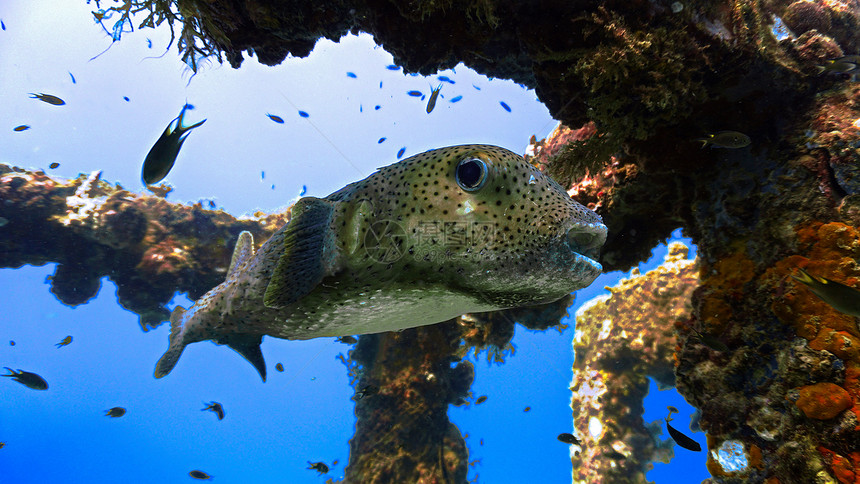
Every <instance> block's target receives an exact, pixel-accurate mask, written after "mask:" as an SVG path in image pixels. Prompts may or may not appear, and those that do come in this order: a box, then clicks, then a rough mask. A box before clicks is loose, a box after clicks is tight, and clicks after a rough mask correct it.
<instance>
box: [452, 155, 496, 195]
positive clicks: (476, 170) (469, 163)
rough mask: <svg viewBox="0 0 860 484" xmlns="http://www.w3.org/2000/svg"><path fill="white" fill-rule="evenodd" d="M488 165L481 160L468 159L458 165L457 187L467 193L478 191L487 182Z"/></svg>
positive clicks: (456, 174)
mask: <svg viewBox="0 0 860 484" xmlns="http://www.w3.org/2000/svg"><path fill="white" fill-rule="evenodd" d="M488 171H489V170H488V169H487V164H486V163H485V162H484V160H482V159H480V158H466V159H464V160H461V161H460V163H458V164H457V171H456V173H455V178H456V180H457V185H460V188H462V189H463V190H466V191H467V192H474V191H475V190H478V189H479V188H481V187H482V186H484V183H485V182H486V181H487V172H488Z"/></svg>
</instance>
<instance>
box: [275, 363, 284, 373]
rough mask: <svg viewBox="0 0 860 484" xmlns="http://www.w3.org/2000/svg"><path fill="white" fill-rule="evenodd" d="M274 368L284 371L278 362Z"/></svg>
mask: <svg viewBox="0 0 860 484" xmlns="http://www.w3.org/2000/svg"><path fill="white" fill-rule="evenodd" d="M275 369H276V370H278V371H279V372H283V371H284V365H283V364H281V363H278V364H277V365H275Z"/></svg>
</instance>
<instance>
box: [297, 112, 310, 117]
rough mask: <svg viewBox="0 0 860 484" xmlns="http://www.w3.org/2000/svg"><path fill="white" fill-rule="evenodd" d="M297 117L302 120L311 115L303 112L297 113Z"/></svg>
mask: <svg viewBox="0 0 860 484" xmlns="http://www.w3.org/2000/svg"><path fill="white" fill-rule="evenodd" d="M299 116H301V117H303V118H309V117H310V116H311V115H310V114H308V113H306V112H304V111H299Z"/></svg>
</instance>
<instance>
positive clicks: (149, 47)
mask: <svg viewBox="0 0 860 484" xmlns="http://www.w3.org/2000/svg"><path fill="white" fill-rule="evenodd" d="M146 48H147V49H151V48H152V41H151V40H149V39H146Z"/></svg>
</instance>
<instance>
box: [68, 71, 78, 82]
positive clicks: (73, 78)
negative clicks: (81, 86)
mask: <svg viewBox="0 0 860 484" xmlns="http://www.w3.org/2000/svg"><path fill="white" fill-rule="evenodd" d="M69 77H71V78H72V84H77V83H78V82H77V81H75V76H74V75H73V74H72V73H71V72H69Z"/></svg>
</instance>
